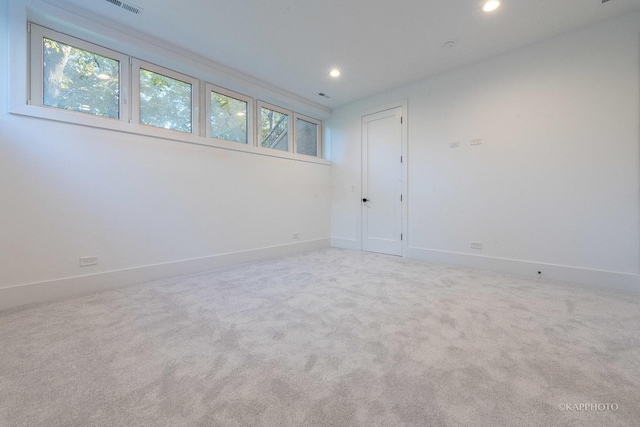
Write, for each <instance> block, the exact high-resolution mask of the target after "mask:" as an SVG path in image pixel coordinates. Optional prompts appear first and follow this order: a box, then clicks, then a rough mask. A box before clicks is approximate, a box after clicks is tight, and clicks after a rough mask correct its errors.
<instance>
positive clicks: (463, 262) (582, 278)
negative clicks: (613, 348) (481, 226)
mask: <svg viewBox="0 0 640 427" xmlns="http://www.w3.org/2000/svg"><path fill="white" fill-rule="evenodd" d="M408 258H414V259H420V260H425V261H430V262H437V263H443V264H453V265H460V266H465V267H471V268H480V269H484V270H491V271H499V272H504V273H509V274H517V275H522V276H529V277H538V276H539V275H538V271H541V272H542V274H541V276H540V277H541V280H547V279H551V280H559V281H564V282H571V283H576V284H580V285H585V286H589V287H595V288H609V289H619V290H626V291H635V292H640V275H637V274H628V273H617V272H613V271H603V270H593V269H587V268H580V267H571V266H566V265H555V264H547V263H537V262H532V261H521V260H515V259H508V258H497V257H488V256H480V255H471V254H464V253H459V252H447V251H440V250H434V249H425V248H417V247H409V254H408Z"/></svg>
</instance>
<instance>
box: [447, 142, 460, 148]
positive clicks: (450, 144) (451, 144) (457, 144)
mask: <svg viewBox="0 0 640 427" xmlns="http://www.w3.org/2000/svg"><path fill="white" fill-rule="evenodd" d="M456 147H460V141H455V142H450V143H449V148H456Z"/></svg>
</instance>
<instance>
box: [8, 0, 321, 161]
mask: <svg viewBox="0 0 640 427" xmlns="http://www.w3.org/2000/svg"><path fill="white" fill-rule="evenodd" d="M27 12H28V11H27V9H25V8H21V7H16V8H10V18H11V19H10V22H9V36H10V38H11V39H12V40H13V41H14V42H12V43H11V44H10V49H9V70H8V71H9V79H10V81H11V84H10V85H9V87H8V105H7V107H8V113H9V114H14V115H19V116H25V117H32V118H37V119H44V120H53V121H56V122H60V123H67V124H70V125H75V126H85V127H92V128H96V129H103V130H107V131H117V132H123V133H127V134H131V135H139V136H145V137H151V138H157V139H160V140H166V141H173V142H181V143H187V144H195V145H199V146H204V147H211V148H218V149H225V150H232V151H237V152H242V153H246V154H253V155H260V156H268V157H274V158H281V159H288V160H295V161H301V162H309V163H317V164H323V165H331V164H332V162H331V161H330V160H328V159H325V158H323V157H321V156H318V157H314V156H307V155H305V156H300V155H298V154H297V153H294V143H295V140H294V139H293V138H294V130H293V128H294V120H295V112H296V109H295V107H294V106H298V105H299V104H300V105H299V108H302V110H303V111H304V112H305V113H307V114H308V113H310V112H311V114H312V116H311V117H315V116H316V114H314V113H313V112H314V111H315V110H316V109H317V110H318V113H317V114H319V115H320V116H321V117H325V114H326V116H327V117H328V116H329V110H328V109H326V110H325V109H324V108H322V107H321V106H318V105H314V104H312V103H304V102H303V101H302V100H301V99H290V98H288V97H287V96H286V95H283V94H282V93H281V92H278V91H276V92H273V91H272V90H270V89H268V88H265V87H263V86H262V85H256V84H255V82H254V81H253V80H252V79H249V78H247V77H244V76H243V75H241V74H240V75H238V76H237V77H235V74H234V75H232V76H230V75H228V74H226V73H225V72H224V71H220V69H219V68H216V63H215V62H211V61H204V58H201V59H202V61H201V62H198V63H197V64H196V63H194V62H191V61H190V59H192V58H190V57H182V56H180V54H176V53H175V52H174V51H170V50H166V49H165V48H164V47H159V46H160V45H150V44H146V43H145V42H144V41H143V40H132V39H131V38H130V37H128V36H127V35H126V34H124V33H122V34H121V33H117V32H114V31H111V30H110V29H109V28H107V27H104V26H101V25H100V24H99V23H95V22H93V21H84V20H83V19H81V18H78V19H77V20H75V18H77V17H75V16H74V17H71V16H69V17H66V19H67V20H66V21H65V20H64V19H65V17H63V18H60V20H54V19H53V18H47V17H44V16H40V15H37V14H36V15H34V14H29V13H27ZM72 18H73V19H72ZM94 24H95V25H94ZM88 28H91V30H89V29H88ZM44 37H47V38H50V39H52V40H55V41H59V42H60V43H65V44H69V45H71V46H73V47H76V48H78V49H84V50H87V51H89V52H95V54H97V55H103V56H105V57H107V58H111V59H113V60H116V61H118V62H119V84H120V89H119V93H118V95H119V105H118V108H119V118H118V119H116V118H112V117H108V116H101V115H96V114H92V113H91V112H85V111H74V110H71V109H66V108H60V107H53V106H46V105H43V104H44V98H43V95H44V94H43V92H44V90H43V89H44V88H43V85H42V81H43V76H44V74H43V72H44V67H43V65H44V61H43V56H44V48H43V42H42V41H43V38H44ZM134 42H135V43H134ZM143 47H144V48H143ZM134 55H135V56H134ZM140 58H142V59H140ZM147 60H152V61H153V62H147ZM136 61H139V62H140V63H144V64H146V65H147V67H146V68H149V69H150V70H151V71H154V72H159V73H160V74H163V75H167V76H168V77H171V78H176V77H178V80H181V81H186V82H187V83H189V84H191V85H192V89H193V91H192V106H191V107H192V118H191V120H192V129H191V133H186V132H181V131H177V130H174V131H171V130H169V129H165V128H161V127H155V126H151V125H141V124H140V123H136V121H134V120H133V117H132V115H133V108H136V109H137V110H138V112H139V102H138V99H137V98H138V96H137V95H136V93H135V90H134V89H133V83H134V82H133V74H134V66H133V63H134V62H136ZM156 64H159V65H156ZM153 65H156V66H157V68H152V66H153ZM166 66H168V67H170V68H167V67H166ZM194 67H195V68H194ZM143 68H144V67H143ZM173 69H177V70H179V72H178V71H173ZM34 70H35V71H34ZM136 71H137V70H136ZM138 73H139V71H138ZM173 73H176V74H173ZM182 73H186V74H182ZM191 76H196V77H191ZM137 77H138V78H139V76H137ZM208 82H216V83H218V84H224V85H225V86H227V87H232V88H234V89H240V88H244V89H241V91H242V92H244V93H248V94H251V95H253V96H248V95H244V96H247V97H248V98H249V100H250V101H251V102H249V103H248V107H249V109H251V111H252V116H253V117H252V118H251V120H250V122H249V125H250V126H252V128H251V129H250V131H249V132H248V133H249V135H248V139H249V140H252V142H253V143H252V144H249V143H247V144H242V143H236V142H233V141H225V140H220V139H216V138H211V137H208V135H207V132H206V131H205V124H206V121H207V120H206V119H207V118H206V117H205V108H206V104H205V102H204V100H205V99H206V98H207V97H206V92H205V87H206V84H207V83H208ZM137 85H139V81H138V84H137ZM212 85H213V86H215V87H216V88H218V89H220V90H219V91H220V92H222V89H224V90H226V91H230V93H232V95H231V96H234V97H235V96H238V95H243V93H242V92H240V93H238V92H235V91H234V90H230V89H226V88H225V87H221V86H218V85H216V84H212ZM87 87H91V86H90V85H89V86H87ZM138 90H139V88H138ZM272 92H273V93H272ZM282 96H284V98H282ZM259 97H265V98H262V99H268V100H269V102H261V103H260V107H258V101H257V100H258V99H259ZM272 102H274V104H272ZM282 104H284V105H287V106H289V107H290V108H289V109H288V108H282V107H279V106H278V105H282ZM63 105H64V104H63ZM262 106H264V107H265V108H269V109H273V110H274V111H278V112H280V113H283V114H287V115H288V120H289V127H288V128H287V132H288V135H289V137H288V140H287V144H288V150H287V151H283V150H277V149H265V148H264V147H258V143H259V141H258V138H257V135H258V134H259V133H260V131H259V129H258V124H257V112H258V111H259V110H258V108H261V107H262ZM43 107H44V108H43ZM132 107H133V108H132ZM292 107H293V108H292ZM138 121H139V118H138ZM320 123H321V127H322V119H320ZM322 133H324V131H323V130H322ZM322 154H324V153H322ZM322 154H321V155H322Z"/></svg>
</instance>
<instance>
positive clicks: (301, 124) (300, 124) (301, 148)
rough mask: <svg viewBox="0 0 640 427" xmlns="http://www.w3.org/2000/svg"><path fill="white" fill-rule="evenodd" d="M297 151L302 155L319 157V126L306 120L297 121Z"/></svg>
mask: <svg viewBox="0 0 640 427" xmlns="http://www.w3.org/2000/svg"><path fill="white" fill-rule="evenodd" d="M296 147H297V148H296V149H297V152H298V153H300V154H308V155H310V156H317V155H318V125H317V124H315V123H311V122H308V121H306V120H302V119H298V120H296Z"/></svg>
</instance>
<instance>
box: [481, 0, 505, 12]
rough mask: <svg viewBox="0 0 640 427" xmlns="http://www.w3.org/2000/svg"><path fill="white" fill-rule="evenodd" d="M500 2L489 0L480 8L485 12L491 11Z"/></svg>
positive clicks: (498, 5)
mask: <svg viewBox="0 0 640 427" xmlns="http://www.w3.org/2000/svg"><path fill="white" fill-rule="evenodd" d="M500 3H502V2H501V1H500V0H489V1H487V2H486V3H485V4H484V6H482V10H484V11H485V12H493V11H494V10H496V9H497V8H499V7H500Z"/></svg>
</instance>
